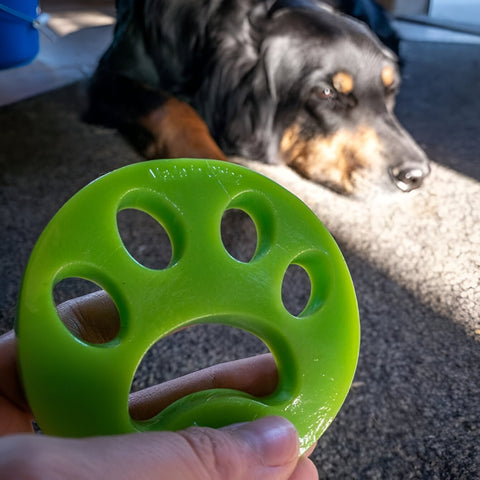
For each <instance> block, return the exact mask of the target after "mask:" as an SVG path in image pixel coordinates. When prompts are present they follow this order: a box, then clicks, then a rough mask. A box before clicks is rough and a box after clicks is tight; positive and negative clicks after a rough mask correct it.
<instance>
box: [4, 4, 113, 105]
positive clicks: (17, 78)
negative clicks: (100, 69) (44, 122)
mask: <svg viewBox="0 0 480 480" xmlns="http://www.w3.org/2000/svg"><path fill="white" fill-rule="evenodd" d="M114 4H115V2H114V0H43V1H41V3H40V5H41V7H42V11H43V12H45V13H47V14H48V15H49V16H50V21H49V24H48V25H49V27H50V29H51V30H52V33H53V35H52V34H50V33H49V35H48V36H47V35H45V34H43V33H40V51H39V54H38V55H37V57H36V58H35V60H34V61H33V62H31V63H30V64H28V65H25V66H21V67H15V68H10V69H6V70H0V105H5V104H8V103H12V102H15V101H18V100H21V99H23V98H27V97H30V96H32V95H36V94H38V93H41V92H44V91H47V90H51V89H54V88H58V87H60V86H62V85H66V84H68V83H70V82H73V81H75V80H79V79H81V78H84V77H88V76H89V75H90V74H91V73H92V71H93V69H94V67H95V64H96V62H97V60H98V57H99V55H100V54H101V53H102V52H103V50H104V49H105V48H106V47H107V45H108V44H109V42H110V40H111V36H112V29H113V23H114V21H115V6H114ZM52 36H53V40H52V39H51V38H50V37H52Z"/></svg>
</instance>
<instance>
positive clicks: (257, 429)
mask: <svg viewBox="0 0 480 480" xmlns="http://www.w3.org/2000/svg"><path fill="white" fill-rule="evenodd" d="M226 430H229V431H230V432H231V433H232V434H234V435H235V436H237V437H239V438H241V440H243V441H245V442H247V443H248V444H249V445H250V446H251V447H252V448H253V449H254V450H255V451H256V452H257V453H258V455H259V456H260V457H261V458H262V460H263V463H264V465H266V466H270V467H276V466H281V465H286V464H288V463H290V462H292V461H294V460H296V459H297V458H298V452H299V441H298V433H297V430H296V429H295V427H294V426H293V424H292V423H290V422H289V421H288V420H287V419H285V418H283V417H275V416H272V417H264V418H261V419H259V420H255V421H253V422H248V423H242V424H238V425H232V426H230V427H226Z"/></svg>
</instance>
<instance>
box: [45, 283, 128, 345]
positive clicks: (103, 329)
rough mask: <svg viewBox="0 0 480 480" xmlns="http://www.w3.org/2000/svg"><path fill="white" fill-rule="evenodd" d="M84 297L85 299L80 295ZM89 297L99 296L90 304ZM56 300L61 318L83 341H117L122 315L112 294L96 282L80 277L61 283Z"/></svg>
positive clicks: (55, 288)
mask: <svg viewBox="0 0 480 480" xmlns="http://www.w3.org/2000/svg"><path fill="white" fill-rule="evenodd" d="M79 297H82V298H79ZM88 297H96V298H95V302H90V304H92V303H93V304H94V305H95V306H89V302H88V301H86V300H88ZM53 300H54V303H55V306H56V307H57V311H58V314H59V317H60V320H61V321H62V322H63V324H64V325H65V326H66V327H67V329H68V330H69V331H70V333H72V335H74V336H75V337H77V338H78V339H80V340H82V341H86V342H88V343H92V344H105V343H109V342H111V341H112V340H114V339H115V338H116V337H117V335H118V333H119V331H120V314H119V311H118V308H117V306H116V305H115V302H114V301H113V299H112V298H111V297H110V295H109V294H108V293H107V292H105V291H104V290H102V289H101V288H100V287H99V286H98V285H97V284H96V283H93V282H91V281H89V280H85V279H83V278H78V277H69V278H66V279H64V280H61V281H60V282H58V283H57V284H56V285H55V287H54V289H53Z"/></svg>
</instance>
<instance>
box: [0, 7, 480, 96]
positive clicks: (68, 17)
mask: <svg viewBox="0 0 480 480" xmlns="http://www.w3.org/2000/svg"><path fill="white" fill-rule="evenodd" d="M114 3H115V2H114V0H41V2H40V5H41V7H42V10H43V11H44V12H46V13H47V14H49V15H50V21H49V27H50V28H51V29H52V30H53V32H54V33H55V37H56V38H55V40H53V41H52V40H51V39H49V38H48V37H47V36H46V35H44V34H41V35H40V52H39V54H38V56H37V57H36V58H35V60H34V61H33V62H31V63H30V64H29V65H25V66H22V67H16V68H10V69H6V70H0V105H5V104H8V103H12V102H16V101H18V100H21V99H24V98H27V97H29V96H32V95H36V94H38V93H41V92H44V91H47V90H51V89H54V88H57V87H60V86H62V85H65V84H67V83H70V82H73V81H75V80H79V79H81V78H85V77H88V76H89V75H90V74H91V72H92V71H93V69H94V67H95V64H96V62H97V60H98V57H99V55H101V53H102V52H103V51H104V49H105V48H106V46H107V45H108V44H109V42H110V39H111V35H112V29H113V23H114V17H115V7H114ZM430 12H431V14H432V15H433V16H434V18H436V19H443V18H447V19H449V20H454V21H458V22H462V21H465V20H469V19H477V21H478V22H479V23H480V2H479V1H478V0H462V1H456V0H432V2H431V7H430ZM397 28H398V30H399V32H400V34H401V35H402V36H403V37H404V38H406V39H408V40H414V41H442V42H463V43H479V44H480V36H474V35H465V34H462V33H458V32H449V31H448V30H445V29H438V28H431V27H426V26H422V25H418V24H412V23H409V22H403V21H402V22H397Z"/></svg>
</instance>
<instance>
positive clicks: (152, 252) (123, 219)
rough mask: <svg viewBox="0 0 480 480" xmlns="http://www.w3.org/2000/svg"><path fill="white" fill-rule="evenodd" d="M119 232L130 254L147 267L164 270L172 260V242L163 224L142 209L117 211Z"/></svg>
mask: <svg viewBox="0 0 480 480" xmlns="http://www.w3.org/2000/svg"><path fill="white" fill-rule="evenodd" d="M117 226H118V232H119V234H120V237H121V239H122V242H123V245H124V246H125V248H126V249H127V251H128V252H129V254H130V255H131V256H132V257H133V258H134V259H135V260H136V261H137V262H138V263H140V264H141V265H143V266H144V267H147V268H151V269H155V270H162V269H165V268H167V267H168V265H169V264H170V262H171V261H172V243H171V241H170V237H169V235H168V233H167V231H166V230H165V228H164V227H163V225H162V224H161V223H160V222H158V221H157V220H156V219H154V218H153V217H152V216H150V215H149V214H148V213H145V212H144V211H142V210H137V209H133V208H127V209H125V210H120V211H119V212H118V213H117Z"/></svg>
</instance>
